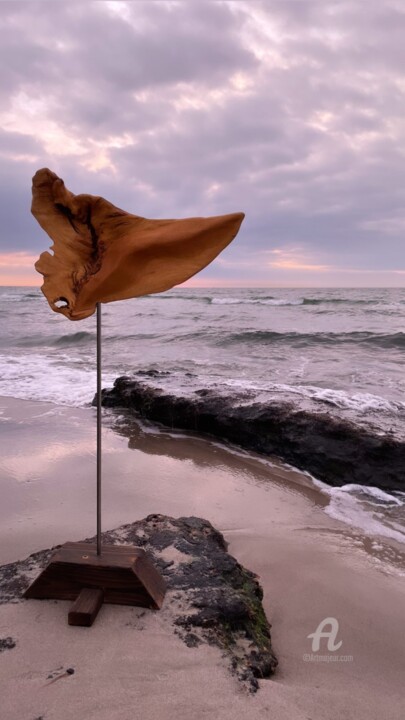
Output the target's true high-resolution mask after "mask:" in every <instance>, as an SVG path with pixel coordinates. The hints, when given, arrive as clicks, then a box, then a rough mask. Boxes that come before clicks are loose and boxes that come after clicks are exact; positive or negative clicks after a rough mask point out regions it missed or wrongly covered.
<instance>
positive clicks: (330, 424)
mask: <svg viewBox="0 0 405 720" xmlns="http://www.w3.org/2000/svg"><path fill="white" fill-rule="evenodd" d="M237 401H238V398H235V397H225V396H219V395H216V394H215V393H213V392H211V391H207V390H204V389H203V390H200V391H196V393H194V397H192V398H191V397H176V396H174V395H170V394H167V393H164V392H163V391H162V390H160V389H157V388H151V387H148V386H145V385H144V384H142V383H140V382H138V381H136V380H133V379H131V378H128V377H122V378H118V379H117V380H116V381H115V383H114V387H113V388H112V389H111V390H103V400H102V402H103V405H104V407H109V408H115V407H117V408H128V409H130V410H132V411H135V412H136V413H137V415H139V416H140V417H142V418H147V419H148V420H152V421H154V422H157V423H161V424H163V425H166V426H168V427H170V428H171V429H174V428H176V429H179V430H190V431H192V432H198V433H205V434H209V435H210V436H214V437H216V438H220V439H221V440H225V441H228V442H231V443H234V444H236V445H239V446H240V447H242V448H245V449H247V450H253V451H255V452H258V453H263V454H265V455H276V456H278V457H280V458H282V459H283V460H284V461H286V462H288V463H291V464H293V465H295V467H297V468H300V469H302V470H306V471H308V472H310V473H311V474H312V475H314V476H315V477H317V478H318V479H319V480H323V481H324V482H326V483H329V485H333V486H339V487H340V486H342V485H346V484H348V483H357V484H359V485H374V486H376V487H379V488H382V489H384V490H391V491H392V490H393V491H405V443H404V442H400V441H398V440H397V439H394V438H393V437H390V436H389V435H377V434H373V433H372V432H370V431H368V430H367V429H365V428H361V427H359V426H357V425H355V424H354V423H351V422H349V421H348V420H342V419H339V418H334V417H332V416H331V415H329V414H328V413H311V412H308V411H304V410H297V409H296V408H295V407H294V405H292V404H289V403H281V402H280V403H275V402H274V403H272V404H270V405H262V404H260V403H251V404H246V403H244V404H238V402H237Z"/></svg>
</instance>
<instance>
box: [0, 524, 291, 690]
mask: <svg viewBox="0 0 405 720" xmlns="http://www.w3.org/2000/svg"><path fill="white" fill-rule="evenodd" d="M86 542H93V543H94V542H95V539H94V538H92V539H88V540H87V541H86ZM102 542H103V544H112V545H121V544H126V543H127V544H130V545H137V546H138V547H143V548H144V550H145V551H146V552H148V553H149V554H150V555H151V556H152V557H153V561H154V563H155V565H156V567H157V568H158V569H159V570H160V572H161V573H162V575H163V576H164V578H165V580H166V583H167V586H168V592H167V595H166V598H165V602H164V605H163V608H162V610H161V611H160V612H161V614H162V618H165V617H167V618H170V622H171V624H172V625H174V631H175V632H176V634H177V635H179V636H180V637H181V638H182V640H183V641H184V642H185V643H186V645H188V647H196V646H197V645H199V644H200V643H203V642H206V643H209V644H211V645H215V646H217V647H219V648H220V649H221V650H222V653H223V655H224V657H226V658H227V661H228V664H229V666H230V668H231V670H232V671H233V672H234V673H235V674H236V676H237V677H238V678H239V679H240V680H241V681H242V682H244V683H246V684H247V686H248V688H249V690H251V691H252V692H254V691H256V690H257V688H258V683H257V678H266V677H269V676H270V675H272V674H273V673H274V671H275V669H276V667H277V659H276V657H275V656H274V654H273V651H272V646H271V635H270V625H269V623H268V621H267V618H266V616H265V613H264V610H263V607H262V603H261V600H262V597H263V591H262V589H261V587H260V585H259V583H258V581H257V578H256V576H255V575H254V573H252V572H250V571H249V570H246V569H245V568H244V567H242V565H240V564H239V563H238V562H237V560H236V559H235V558H234V557H232V556H231V555H229V554H228V553H227V545H226V542H225V540H224V537H223V535H221V533H220V532H218V530H216V529H215V528H214V527H213V526H212V525H211V523H209V522H208V521H207V520H203V519H201V518H197V517H188V518H186V517H185V518H179V519H175V518H170V517H167V516H165V515H149V516H148V517H147V518H145V520H139V521H138V522H134V523H131V524H129V525H124V526H122V527H120V528H118V529H117V530H111V531H108V532H105V533H103V535H102ZM168 549H172V550H173V549H174V550H176V551H177V553H175V556H177V557H178V558H180V559H179V560H178V561H177V560H176V561H174V560H170V561H167V560H166V559H165V551H167V550H168ZM51 554H52V550H43V551H42V552H38V553H35V554H34V555H30V557H28V558H27V559H26V560H21V561H19V562H15V563H11V564H9V565H4V566H3V567H0V603H6V602H20V601H21V596H22V593H23V592H24V590H25V589H26V588H27V587H28V585H29V584H30V582H32V580H33V578H34V577H36V576H37V575H38V574H39V572H40V571H41V570H42V569H43V568H44V567H45V566H46V565H47V563H48V561H49V559H50V556H51ZM181 554H183V555H184V559H182V555H181ZM10 639H11V638H10ZM65 672H66V673H68V674H72V673H73V672H74V669H73V668H68V669H67V670H66V671H65Z"/></svg>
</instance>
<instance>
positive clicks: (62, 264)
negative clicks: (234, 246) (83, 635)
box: [25, 168, 244, 625]
mask: <svg viewBox="0 0 405 720" xmlns="http://www.w3.org/2000/svg"><path fill="white" fill-rule="evenodd" d="M31 211H32V213H33V215H34V216H35V218H36V219H37V220H38V222H39V224H40V225H41V227H42V228H43V229H44V230H45V231H46V232H47V233H48V235H49V236H50V237H51V239H52V240H53V245H52V246H51V250H52V251H53V252H52V254H51V253H50V252H43V253H42V254H41V255H40V258H39V260H38V261H37V262H36V263H35V268H36V270H38V272H40V273H41V274H42V275H43V276H44V283H43V285H42V288H41V289H42V292H43V293H44V295H45V297H46V298H47V300H48V303H49V305H50V307H51V308H52V310H54V311H55V312H58V313H62V314H63V315H65V316H66V317H67V318H69V319H70V320H83V319H84V318H87V317H89V316H90V315H92V314H93V313H94V312H95V310H96V308H97V542H96V544H95V545H94V544H93V543H65V544H64V545H63V546H62V547H60V548H59V550H57V551H56V552H55V553H54V554H53V555H52V557H51V559H50V562H49V564H48V566H47V567H46V568H45V569H44V570H43V572H42V573H41V574H40V575H39V577H38V578H37V579H36V580H35V581H34V582H33V583H32V585H31V586H30V587H29V588H28V589H27V590H26V592H25V597H26V598H59V599H61V600H74V601H75V602H74V604H73V606H72V607H71V610H70V612H69V615H68V622H69V624H71V625H92V623H93V622H94V619H95V618H96V616H97V613H98V611H99V609H100V607H101V605H102V603H103V602H109V603H118V604H129V605H141V606H144V607H150V608H155V609H158V608H160V607H161V605H162V603H163V599H164V596H165V591H166V585H165V582H164V580H163V578H162V577H161V575H160V573H159V572H158V571H157V570H156V568H155V567H154V565H153V563H152V562H151V560H150V559H149V558H148V557H147V555H146V554H145V552H144V551H143V550H142V549H140V548H136V547H129V546H113V547H111V546H105V545H104V546H103V545H102V542H101V331H100V328H101V310H100V307H101V305H100V303H103V302H104V303H107V302H112V301H113V300H125V299H127V298H132V297H137V296H140V295H149V294H150V293H157V292H162V291H164V290H169V288H171V287H173V286H174V285H178V284H179V283H182V282H184V281H185V280H187V279H188V278H190V277H192V276H193V275H195V273H197V272H199V270H202V268H204V267H205V266H206V265H208V264H209V263H210V262H211V261H212V260H213V259H214V258H215V257H216V256H217V255H218V254H219V253H220V252H221V250H223V249H224V248H225V247H226V246H227V245H228V244H229V243H230V242H231V240H233V238H234V237H235V235H236V234H237V232H238V230H239V227H240V224H241V222H242V220H243V218H244V214H243V213H234V214H232V215H220V216H218V217H209V218H187V219H185V220H147V219H146V218H143V217H139V216H138V215H131V213H127V212H125V211H124V210H120V209H119V208H117V207H115V206H114V205H112V204H111V203H110V202H108V201H107V200H104V198H102V197H95V196H94V195H74V194H73V193H71V192H69V190H67V189H66V188H65V185H64V182H63V180H61V179H60V178H59V177H58V176H57V175H55V173H53V172H51V170H48V169H47V168H44V169H42V170H38V172H37V173H36V174H35V175H34V178H33V184H32V207H31Z"/></svg>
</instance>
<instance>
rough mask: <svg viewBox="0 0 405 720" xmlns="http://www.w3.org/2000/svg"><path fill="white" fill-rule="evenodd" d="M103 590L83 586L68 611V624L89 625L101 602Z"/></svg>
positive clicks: (94, 617) (92, 621)
mask: <svg viewBox="0 0 405 720" xmlns="http://www.w3.org/2000/svg"><path fill="white" fill-rule="evenodd" d="M103 600H104V592H103V590H101V589H100V588H83V590H82V591H81V592H80V594H79V595H78V597H77V598H76V600H75V601H74V603H73V605H72V607H71V608H70V610H69V613H68V623H69V625H80V626H81V627H91V626H92V625H93V623H94V621H95V619H96V617H97V615H98V612H99V610H100V608H101V606H102V604H103Z"/></svg>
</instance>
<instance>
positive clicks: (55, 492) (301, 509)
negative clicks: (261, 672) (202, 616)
mask: <svg viewBox="0 0 405 720" xmlns="http://www.w3.org/2000/svg"><path fill="white" fill-rule="evenodd" d="M0 410H1V416H0V417H1V419H2V420H3V421H4V423H2V425H3V428H2V429H3V438H4V441H3V448H4V449H3V452H2V458H1V461H0V484H1V496H2V503H1V507H0V561H1V564H5V563H8V562H13V561H15V560H18V559H22V558H24V557H26V556H27V555H29V554H30V553H32V552H35V551H37V550H41V549H43V548H47V547H50V546H52V545H55V544H58V543H63V542H66V541H67V540H80V539H83V538H85V537H88V536H92V535H93V534H94V531H95V508H94V504H95V444H94V439H95V412H94V410H92V409H72V408H67V407H62V406H55V405H51V404H47V403H38V402H32V401H19V400H18V401H17V400H14V399H11V398H2V399H1V403H0ZM111 424H112V423H111V419H110V416H108V415H107V416H106V419H105V429H104V434H103V443H104V445H103V476H104V482H103V529H105V530H107V529H112V528H116V527H118V526H120V525H122V524H124V523H128V522H132V521H134V520H138V519H141V518H143V517H145V516H146V515H148V514H150V513H164V514H167V515H171V516H173V517H180V516H190V515H196V516H199V517H203V518H206V519H207V520H209V521H210V522H211V523H212V524H213V525H214V526H215V527H216V528H217V529H219V530H220V531H221V532H222V533H224V535H225V538H226V540H227V541H228V542H229V552H230V553H231V554H232V555H234V556H235V557H236V558H237V560H238V561H239V562H241V563H242V564H243V565H244V566H245V567H247V568H249V569H250V570H252V571H254V572H255V573H257V574H258V575H259V576H260V583H261V585H262V587H263V590H264V601H263V604H264V608H265V611H266V615H267V617H268V619H269V621H270V622H271V623H272V638H273V648H274V651H275V653H276V655H277V657H278V660H279V668H278V670H277V672H276V674H275V676H274V677H273V679H271V680H263V681H261V683H260V689H259V691H258V692H257V693H256V695H254V696H250V695H248V694H247V693H246V692H245V691H244V690H243V689H242V688H241V687H240V686H239V685H238V683H237V681H236V679H235V678H234V677H232V676H231V675H230V673H229V672H228V669H227V667H226V666H225V664H224V662H223V659H222V658H221V654H220V652H219V651H218V649H216V648H214V647H209V646H200V647H198V648H189V647H187V646H186V645H185V644H184V643H183V642H182V641H181V639H180V638H178V637H177V636H176V635H175V634H174V629H173V626H172V623H171V614H170V603H167V606H164V607H163V609H162V610H161V611H160V612H157V613H156V612H155V613H154V612H152V611H144V610H141V609H139V608H125V607H118V606H108V605H107V606H104V607H103V608H102V610H101V612H100V614H99V617H98V618H97V621H96V623H95V625H94V626H93V628H91V629H82V628H71V627H69V626H68V625H67V622H66V614H67V608H68V603H64V602H54V601H46V602H43V601H33V600H32V601H24V602H20V603H16V604H7V605H3V606H1V607H0V637H1V638H5V637H8V636H11V637H12V638H13V639H14V640H15V642H16V646H15V647H14V648H13V649H10V650H5V651H3V652H1V653H0V682H1V698H2V716H4V718H7V720H17V719H18V720H20V719H21V718H27V719H28V720H34V719H37V718H44V720H45V719H46V720H70V718H72V719H73V718H78V717H80V718H86V719H87V718H90V719H91V718H93V717H94V718H97V719H98V720H104V719H105V720H107V718H108V719H109V720H110V719H111V718H114V719H115V718H117V720H118V719H119V720H127V719H128V720H129V719H130V718H131V719H132V718H133V717H134V716H135V717H136V716H138V715H139V716H141V717H143V718H145V719H146V720H149V719H152V718H155V717H156V718H157V717H161V718H167V720H169V719H171V718H173V719H174V718H179V719H181V718H186V717H187V718H189V717H193V718H196V720H199V719H200V718H206V717H216V718H219V719H220V720H221V719H222V718H224V719H225V718H238V717H242V715H248V716H249V717H251V718H266V717H272V718H275V720H279V719H280V720H281V719H284V718H285V719H287V718H288V719H289V720H295V719H296V718H297V719H298V718H302V719H304V718H305V719H306V720H308V719H309V718H311V720H328V719H329V718H330V719H331V720H335V719H336V720H337V719H338V718H342V717H344V718H348V719H351V718H353V720H354V719H356V720H362V719H363V718H364V720H366V719H367V720H370V719H373V718H376V719H377V718H380V717H381V716H384V717H385V718H386V719H387V720H396V719H398V720H399V719H400V718H401V720H402V718H403V716H404V703H403V695H402V684H403V679H402V674H403V668H404V667H405V642H404V640H405V636H404V629H403V627H404V622H403V619H404V610H403V608H404V600H405V597H404V596H405V588H404V582H403V574H404V573H405V562H404V558H403V555H402V553H401V548H400V546H398V545H397V546H395V544H393V542H390V543H389V542H388V541H386V540H384V539H380V540H379V539H377V540H378V541H377V540H376V539H374V540H373V541H372V540H371V539H370V538H369V537H367V536H365V535H363V534H362V532H361V531H359V530H356V529H352V528H350V526H348V525H345V524H343V523H340V522H338V521H337V520H333V519H332V518H330V517H329V516H328V515H327V514H326V513H325V510H324V508H325V505H326V504H327V503H328V501H329V500H328V498H327V497H326V496H325V495H323V494H322V493H321V492H320V491H318V490H317V489H315V488H314V487H313V486H312V484H311V482H310V481H309V479H308V478H307V477H305V475H303V474H302V473H299V472H297V471H293V470H291V469H290V468H288V467H286V466H285V465H283V464H282V463H278V462H274V463H266V462H264V461H263V458H260V457H255V456H253V455H248V454H244V453H240V452H238V451H236V450H235V451H234V450H232V449H230V448H226V447H223V446H220V445H218V444H215V443H213V442H210V441H209V440H206V439H200V438H194V437H186V436H182V435H180V434H179V435H177V436H176V435H172V434H169V433H165V432H161V431H158V430H155V429H153V427H149V428H145V427H143V426H142V427H141V426H138V425H135V424H134V425H133V427H132V429H131V430H129V429H128V428H127V427H126V426H125V424H122V425H121V427H120V429H119V431H117V430H114V429H113V428H112V427H111ZM325 618H335V619H336V620H337V622H338V633H337V642H339V641H341V643H342V644H341V646H340V648H339V650H337V651H336V652H328V650H327V649H326V648H325V649H324V652H323V653H322V654H323V655H324V657H325V658H327V657H329V660H328V659H324V660H319V659H318V660H317V659H316V657H314V656H317V655H318V656H319V655H320V653H318V654H317V653H316V652H315V653H314V652H312V641H311V639H310V638H308V635H310V634H311V633H314V632H315V630H316V628H317V627H318V626H319V624H320V623H321V621H322V620H324V619H325ZM323 643H325V640H324V641H323ZM336 653H337V654H338V655H339V660H337V661H336V660H331V659H330V656H331V655H332V656H335V655H336ZM67 668H74V670H75V672H74V674H71V675H69V674H66V673H65V670H66V669H67Z"/></svg>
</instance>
